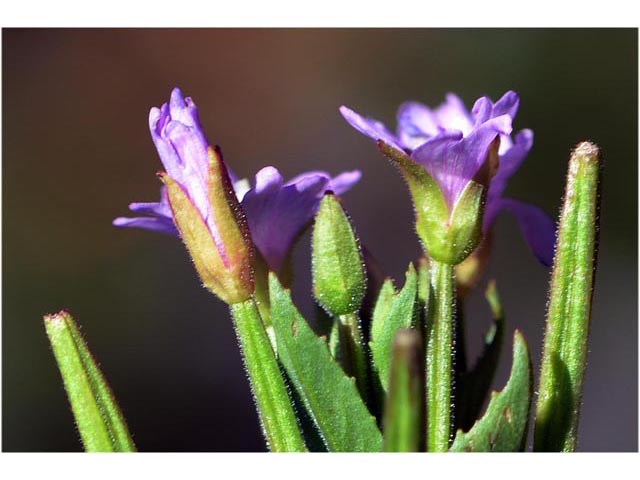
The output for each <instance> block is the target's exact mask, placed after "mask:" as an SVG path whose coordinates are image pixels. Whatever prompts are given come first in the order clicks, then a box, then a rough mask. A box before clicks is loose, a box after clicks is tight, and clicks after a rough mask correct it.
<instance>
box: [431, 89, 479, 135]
mask: <svg viewBox="0 0 640 480" xmlns="http://www.w3.org/2000/svg"><path fill="white" fill-rule="evenodd" d="M435 115H436V118H437V119H438V126H439V127H440V128H443V129H446V130H460V131H461V132H462V133H463V134H464V135H467V134H468V133H469V132H470V131H471V129H472V128H473V122H472V121H471V117H470V116H469V111H468V110H467V108H466V107H465V106H464V103H462V100H460V97H458V96H457V95H454V94H453V93H448V94H447V96H446V99H445V102H444V103H443V104H442V105H440V106H439V107H438V108H437V109H436V111H435Z"/></svg>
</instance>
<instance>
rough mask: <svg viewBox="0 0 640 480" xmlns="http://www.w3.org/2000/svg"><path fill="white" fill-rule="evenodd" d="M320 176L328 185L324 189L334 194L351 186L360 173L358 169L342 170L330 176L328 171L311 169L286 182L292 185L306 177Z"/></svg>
mask: <svg viewBox="0 0 640 480" xmlns="http://www.w3.org/2000/svg"><path fill="white" fill-rule="evenodd" d="M317 176H322V177H326V179H327V180H328V182H329V183H328V185H327V187H326V190H331V191H332V192H333V193H334V194H336V195H341V194H343V193H344V192H346V191H348V190H349V189H350V188H351V187H353V186H354V185H355V184H356V183H358V181H359V180H360V178H361V177H362V173H361V172H360V170H351V171H350V172H342V173H341V174H340V175H338V176H336V177H334V178H331V175H330V174H329V173H328V172H325V171H323V170H312V171H310V172H305V173H302V174H300V175H297V176H295V177H293V178H292V179H291V180H289V181H288V182H287V183H286V184H287V185H293V184H295V183H299V182H301V181H303V180H304V179H306V178H308V177H317Z"/></svg>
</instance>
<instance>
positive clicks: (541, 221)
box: [494, 198, 556, 267]
mask: <svg viewBox="0 0 640 480" xmlns="http://www.w3.org/2000/svg"><path fill="white" fill-rule="evenodd" d="M494 208H495V209H496V211H497V210H507V211H508V212H510V213H511V214H513V216H514V217H516V220H517V221H518V225H520V230H522V233H523V235H524V237H525V239H526V241H527V243H528V244H529V248H530V249H531V251H532V252H533V254H534V255H535V256H536V258H537V259H538V260H539V261H540V263H542V264H543V265H545V266H547V267H548V266H551V264H552V263H553V253H554V247H555V241H556V236H555V232H556V226H555V223H554V222H553V220H552V219H551V217H550V216H549V215H547V213H546V212H544V211H543V210H542V209H540V208H538V207H536V206H533V205H529V204H527V203H523V202H519V201H517V200H513V199H510V198H502V199H500V200H499V201H497V202H496V204H495V207H494ZM494 217H495V214H494Z"/></svg>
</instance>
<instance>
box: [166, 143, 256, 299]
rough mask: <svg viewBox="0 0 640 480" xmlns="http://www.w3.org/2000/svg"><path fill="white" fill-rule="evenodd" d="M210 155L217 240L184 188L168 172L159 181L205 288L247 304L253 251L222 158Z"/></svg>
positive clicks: (213, 151) (251, 287)
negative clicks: (165, 192) (162, 184)
mask: <svg viewBox="0 0 640 480" xmlns="http://www.w3.org/2000/svg"><path fill="white" fill-rule="evenodd" d="M208 156H209V170H208V172H207V186H208V190H209V205H210V209H211V214H212V215H213V218H214V219H215V227H216V230H217V232H216V233H217V235H218V237H219V238H218V239H214V237H213V234H212V232H211V231H210V230H209V227H208V225H207V223H206V222H205V219H204V218H203V217H202V213H201V212H200V211H199V210H198V208H197V207H196V206H195V204H194V203H193V201H192V199H191V197H190V196H189V194H188V192H187V191H185V190H184V188H183V186H182V185H180V184H179V183H178V182H176V181H175V180H174V179H173V178H171V177H170V176H169V175H168V174H166V173H164V172H160V173H159V174H158V177H159V178H160V180H161V181H162V183H164V185H165V187H166V189H167V199H168V202H169V206H170V207H171V213H172V216H173V220H174V223H175V225H176V227H177V229H178V230H179V232H180V238H181V239H182V241H183V242H184V244H185V246H186V247H187V251H188V252H189V255H190V256H191V259H192V260H193V264H194V266H195V268H196V271H197V272H198V275H199V276H200V279H201V280H202V283H203V285H204V287H205V288H206V289H207V290H209V291H210V292H211V293H213V294H214V295H216V296H218V297H219V298H220V299H221V300H222V301H224V302H225V303H227V304H229V305H231V304H234V303H241V302H244V301H246V300H248V299H249V298H250V297H251V296H252V294H253V292H254V280H253V263H254V253H255V250H254V246H253V243H252V242H251V237H250V234H249V227H248V226H247V221H246V218H245V216H244V213H243V211H242V207H241V206H240V203H239V201H238V198H237V197H236V194H235V192H234V191H233V186H232V185H231V180H230V179H229V173H228V171H227V167H226V166H225V164H224V161H223V159H222V154H221V152H220V151H219V150H218V149H217V148H216V149H213V148H212V147H209V148H208Z"/></svg>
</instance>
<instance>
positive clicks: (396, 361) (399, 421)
mask: <svg viewBox="0 0 640 480" xmlns="http://www.w3.org/2000/svg"><path fill="white" fill-rule="evenodd" d="M392 352H393V353H392V357H391V375H390V379H389V395H388V397H387V401H386V402H385V409H384V450H385V451H386V452H420V451H423V448H424V445H423V444H424V436H423V433H424V408H425V404H426V399H425V390H424V377H425V372H424V358H423V350H422V340H421V338H420V333H418V331H417V330H414V329H400V330H398V331H397V333H396V335H395V338H394V340H393V350H392Z"/></svg>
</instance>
